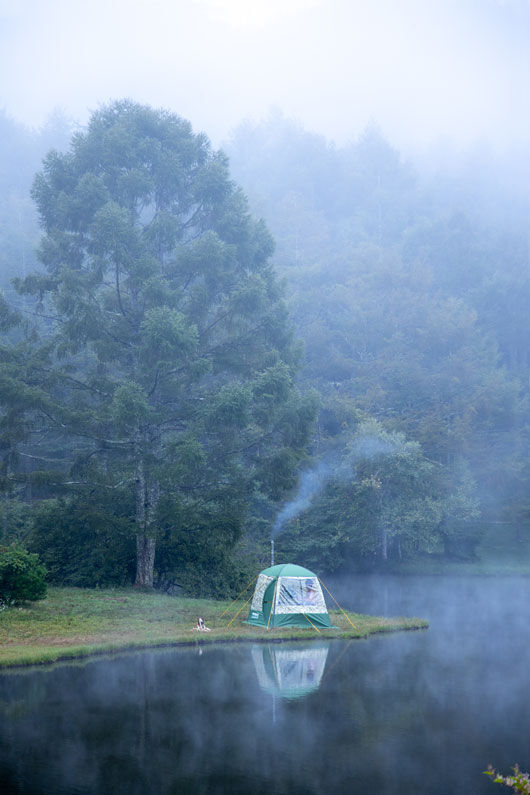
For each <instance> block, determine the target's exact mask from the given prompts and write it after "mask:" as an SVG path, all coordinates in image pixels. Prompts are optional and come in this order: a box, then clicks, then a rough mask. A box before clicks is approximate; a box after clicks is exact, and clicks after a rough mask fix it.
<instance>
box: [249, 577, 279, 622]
mask: <svg viewBox="0 0 530 795" xmlns="http://www.w3.org/2000/svg"><path fill="white" fill-rule="evenodd" d="M273 579H274V577H268V576H267V575H266V574H260V575H259V577H258V581H257V583H256V588H255V590H254V596H253V597H252V604H251V606H250V609H251V610H256V611H257V612H258V613H261V611H262V610H263V597H264V596H265V591H266V590H267V587H268V585H269V583H271V582H272V581H273Z"/></svg>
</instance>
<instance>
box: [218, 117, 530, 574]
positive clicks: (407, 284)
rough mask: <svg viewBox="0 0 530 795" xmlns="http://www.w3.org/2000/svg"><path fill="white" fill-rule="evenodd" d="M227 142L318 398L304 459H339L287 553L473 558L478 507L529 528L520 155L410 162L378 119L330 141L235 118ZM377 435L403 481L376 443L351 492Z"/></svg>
mask: <svg viewBox="0 0 530 795" xmlns="http://www.w3.org/2000/svg"><path fill="white" fill-rule="evenodd" d="M227 151H228V152H229V154H230V157H231V162H232V164H233V169H234V173H235V174H236V176H237V178H238V180H239V181H240V182H241V184H242V185H243V187H244V189H245V190H246V191H247V193H248V195H249V198H250V201H251V206H253V207H254V208H255V210H256V211H257V212H260V213H262V214H263V216H264V217H265V218H266V220H267V222H268V223H269V225H270V227H271V229H272V231H273V234H274V235H275V239H276V241H277V255H276V261H277V262H278V264H279V270H280V272H281V274H282V275H283V276H284V277H285V279H286V280H287V284H288V291H289V296H290V301H289V307H290V310H291V314H292V316H293V319H294V321H295V323H296V326H297V329H298V333H299V335H300V336H301V337H302V339H303V340H304V343H305V360H304V368H303V371H302V376H301V377H302V383H303V384H305V385H311V386H316V387H317V389H318V391H319V393H320V395H321V398H322V407H321V411H320V415H319V422H318V427H317V433H316V435H315V438H314V445H313V453H314V455H315V456H316V457H317V458H319V459H322V458H326V459H327V460H329V458H330V455H331V460H334V461H335V465H334V475H332V476H329V475H328V476H327V483H326V485H325V488H324V489H323V491H322V492H321V493H320V494H319V495H318V498H317V499H316V500H315V501H314V504H313V505H312V507H311V508H310V509H309V510H308V511H306V512H305V513H303V512H302V513H300V514H299V515H298V516H297V517H296V518H295V519H294V521H293V523H292V524H291V527H290V530H289V529H288V532H287V534H286V536H285V539H284V544H285V546H284V552H285V553H286V554H287V553H289V554H291V555H293V554H297V555H299V556H300V555H302V556H303V555H306V557H305V560H306V562H307V563H308V564H309V563H311V564H313V565H316V564H317V560H318V556H319V555H320V556H321V560H322V559H323V558H322V556H325V557H326V565H328V566H331V565H333V566H337V565H341V564H342V563H343V562H344V559H345V555H346V557H347V556H348V555H350V556H351V557H352V558H354V559H358V558H359V556H361V557H362V556H366V557H368V558H372V559H373V557H374V555H375V557H376V558H377V557H382V558H385V557H388V556H398V557H402V556H406V555H409V556H410V555H414V554H417V553H419V552H421V551H436V550H438V551H442V550H445V552H446V553H449V554H457V555H463V556H469V555H470V554H473V551H474V549H475V548H476V544H477V542H478V540H479V537H480V535H479V533H478V531H477V519H478V517H479V516H482V520H483V521H487V520H495V521H513V522H515V523H519V524H521V523H524V522H526V521H527V517H528V508H529V505H528V501H527V498H526V493H527V489H528V477H529V474H530V473H529V471H528V466H527V463H526V462H527V457H528V438H527V432H526V426H527V422H528V383H529V381H528V376H529V371H530V357H529V354H528V339H529V336H528V333H527V324H528V313H527V311H526V309H525V307H527V306H528V303H529V299H530V278H529V276H528V241H527V218H528V212H529V210H530V200H529V196H528V192H527V191H525V189H524V188H523V187H522V174H518V168H519V166H518V165H517V163H516V162H515V159H512V160H509V159H506V158H505V160H504V161H503V160H502V159H501V158H499V157H498V158H495V156H494V155H493V154H492V153H489V152H488V151H487V150H481V151H480V152H479V151H478V150H477V151H476V152H475V151H471V152H470V153H469V156H468V157H467V158H466V157H463V156H462V155H459V156H457V155H456V154H455V155H454V156H452V155H451V153H450V151H448V152H447V153H446V155H445V159H440V155H437V156H436V157H435V156H433V157H432V158H431V159H430V160H428V159H427V158H425V157H423V159H422V158H418V161H419V162H421V166H422V167H421V168H420V167H419V166H416V167H415V166H414V165H413V164H412V163H411V162H407V161H405V160H404V159H403V158H402V157H401V156H400V154H399V152H397V151H396V150H395V149H394V148H393V147H392V146H391V144H390V143H389V142H387V141H386V140H385V139H384V138H383V136H382V134H381V133H380V132H379V130H378V129H377V127H375V126H372V127H369V128H368V129H367V130H366V131H365V133H364V134H363V135H362V136H361V137H360V138H359V139H358V140H357V141H355V142H352V143H351V144H350V145H348V146H346V147H342V148H337V147H336V146H334V145H332V144H331V143H329V142H327V141H326V140H325V139H324V138H322V137H321V136H318V135H314V134H312V133H309V132H307V131H305V130H303V129H302V128H301V127H300V126H299V125H297V124H296V123H294V122H291V121H289V120H287V119H285V118H284V117H283V116H282V115H281V114H280V113H274V114H273V115H272V116H271V117H270V118H269V119H268V120H266V121H263V122H261V123H259V124H254V125H253V124H250V123H245V124H243V125H241V127H240V128H238V129H237V130H236V131H235V133H234V135H233V137H232V139H231V140H230V142H229V143H228V145H227ZM523 172H524V169H523ZM374 421H375V425H374V424H373V422H374ZM370 422H372V425H371V431H368V430H367V429H368V427H370ZM367 423H368V424H367ZM388 434H390V435H391V436H392V437H393V438H394V441H395V438H398V437H399V439H401V441H402V443H403V444H413V445H414V444H415V445H416V447H415V448H414V449H415V451H416V452H415V456H416V458H415V459H414V456H412V455H409V457H408V459H407V460H408V461H409V465H408V474H407V472H406V471H405V470H403V468H402V467H401V470H400V466H401V465H402V464H403V463H404V459H402V458H400V457H399V456H397V457H396V455H395V453H393V452H391V450H390V447H389V448H388V450H387V452H384V451H383V450H382V449H380V451H379V453H378V454H377V455H372V456H368V455H367V456H366V457H365V464H364V465H363V466H361V469H359V467H360V462H359V459H357V463H356V465H355V467H354V468H353V471H351V472H350V486H349V487H348V488H350V487H351V489H353V491H351V490H350V491H349V492H348V489H346V487H345V481H344V477H343V473H344V462H345V461H346V460H348V457H349V456H351V452H350V453H349V452H348V451H351V449H352V445H353V444H357V445H358V443H359V439H360V438H361V437H362V438H364V439H372V440H374V443H377V441H378V440H379V441H381V439H385V438H386V439H387V441H388V436H387V435H388ZM396 434H397V435H398V437H396ZM391 447H392V448H393V449H395V444H392V445H391ZM414 460H415V462H416V463H415V464H414V465H413V462H414ZM363 467H364V470H366V471H368V470H369V471H370V474H369V476H367V475H366V471H365V472H364V473H363V471H361V470H362V469H363ZM382 473H385V474H384V475H383V474H382ZM427 475H428V477H427ZM385 482H386V483H387V486H385V485H384V484H385ZM392 482H393V483H394V485H393V486H392V485H391V483H392ZM363 484H364V485H363ZM420 484H423V485H420ZM376 486H377V488H376ZM363 488H364V490H365V492H366V494H367V495H368V494H371V497H370V499H371V500H372V503H371V507H369V508H367V507H366V506H367V502H366V499H367V498H366V499H365V498H364V497H362V495H361V493H360V490H361V491H362V489H363ZM345 489H346V490H345ZM366 489H368V491H366ZM393 490H394V492H395V496H394V497H391V496H390V495H391V493H392V491H393ZM407 491H409V492H410V494H411V499H412V497H413V495H414V494H415V495H416V497H417V498H419V497H420V496H421V495H422V494H423V496H424V498H425V500H428V501H430V503H429V504H428V503H427V502H424V504H423V508H421V510H418V503H417V500H416V502H415V503H414V502H410V503H408V504H405V503H406V494H407ZM382 494H386V497H385V500H384V501H383V502H384V503H385V505H386V507H384V505H383V502H382V501H381V495H382ZM416 497H414V499H416ZM363 506H364V507H363ZM407 513H408V514H409V515H410V517H413V516H416V520H415V521H412V519H411V522H409V523H408V524H407V523H406V522H405V523H404V519H403V517H404V516H405V515H407ZM392 514H393V515H392ZM385 515H386V516H387V518H386V519H385V518H384V517H385ZM388 517H390V519H389V518H388ZM405 524H407V526H406V527H405ZM385 526H386V527H387V530H386V531H385V530H384V527H385ZM427 526H428V529H427ZM293 534H294V535H293ZM289 535H291V537H292V538H289ZM363 539H364V540H363ZM281 544H282V540H281V539H280V540H279V545H280V546H279V549H280V554H281V551H282V548H281ZM310 549H312V550H313V552H311V553H309V550H310Z"/></svg>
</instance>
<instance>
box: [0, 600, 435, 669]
mask: <svg viewBox="0 0 530 795" xmlns="http://www.w3.org/2000/svg"><path fill="white" fill-rule="evenodd" d="M240 605H241V603H239V606H240ZM229 607H230V602H216V601H212V600H208V599H186V598H182V597H171V596H164V595H161V594H157V593H142V592H140V591H137V590H134V589H132V588H127V589H125V588H124V589H116V590H114V589H105V590H103V589H102V590H88V589H83V588H50V589H49V591H48V597H47V599H45V600H43V601H41V602H36V603H32V604H25V605H23V606H16V607H12V608H9V609H7V610H4V611H2V612H0V666H3V667H5V666H14V665H33V664H37V663H51V662H56V661H58V660H65V659H71V658H75V657H85V656H88V655H91V654H98V653H107V652H113V651H119V650H124V649H140V648H146V647H155V646H166V645H180V644H194V643H215V642H223V641H225V642H226V641H244V640H247V641H248V640H252V641H257V640H258V641H263V640H267V641H270V640H274V639H280V640H287V639H289V640H293V639H303V638H309V637H310V638H313V637H315V636H318V637H333V638H364V637H367V636H368V635H371V634H374V633H377V632H393V631H397V630H407V629H421V628H424V627H427V626H428V624H427V622H426V621H423V620H421V619H418V618H395V619H394V618H379V617H375V616H366V615H358V614H355V613H349V614H348V615H349V617H350V619H351V621H352V622H353V624H354V625H355V627H352V626H351V624H350V623H349V622H348V620H347V619H346V618H345V617H344V615H343V614H342V613H340V612H339V611H331V612H330V617H331V620H332V623H333V624H335V625H336V626H337V627H338V629H331V630H326V629H323V630H321V632H320V633H319V634H318V635H317V632H316V631H315V630H314V629H313V628H311V627H309V628H308V629H307V630H306V629H298V628H281V629H271V630H265V629H262V628H258V627H252V626H249V625H248V624H245V623H244V619H245V618H246V616H247V613H248V607H246V608H245V609H244V610H242V611H241V613H240V614H239V616H238V617H236V618H235V620H234V621H233V623H232V624H231V626H228V623H229V621H230V620H231V618H232V616H233V615H234V613H235V612H236V611H237V609H238V606H235V607H232V608H231V609H230V610H229V611H228V613H226V614H225V615H223V612H224V611H225V610H227V608H229ZM197 616H202V617H203V618H204V620H205V622H206V624H207V626H209V627H210V628H211V632H207V633H206V632H205V633H198V632H196V631H194V629H193V628H194V626H195V623H196V621H197Z"/></svg>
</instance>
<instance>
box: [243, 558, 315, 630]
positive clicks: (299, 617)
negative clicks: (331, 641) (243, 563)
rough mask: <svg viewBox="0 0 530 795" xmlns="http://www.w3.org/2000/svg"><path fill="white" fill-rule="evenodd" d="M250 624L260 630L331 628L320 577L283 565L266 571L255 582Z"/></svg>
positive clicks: (298, 567)
mask: <svg viewBox="0 0 530 795" xmlns="http://www.w3.org/2000/svg"><path fill="white" fill-rule="evenodd" d="M247 622H248V623H249V624H254V626H257V627H267V628H269V627H305V628H306V629H308V628H309V627H313V628H314V629H318V628H319V627H328V628H329V627H331V621H330V620H329V615H328V609H327V607H326V602H325V600H324V594H323V593H322V588H321V586H320V582H319V581H318V577H317V576H316V574H313V572H312V571H309V569H304V568H303V567H302V566H296V565H295V564H293V563H282V564H280V565H278V566H270V567H269V568H268V569H264V571H262V572H261V573H260V574H259V575H258V579H257V582H256V588H255V590H254V595H253V597H252V603H251V605H250V612H249V614H248V619H247Z"/></svg>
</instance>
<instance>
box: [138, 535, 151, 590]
mask: <svg viewBox="0 0 530 795" xmlns="http://www.w3.org/2000/svg"><path fill="white" fill-rule="evenodd" d="M154 567H155V539H154V538H152V537H151V536H148V535H145V533H138V535H137V536H136V582H135V585H136V586H138V587H140V586H143V587H146V588H152V587H153V572H154Z"/></svg>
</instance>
